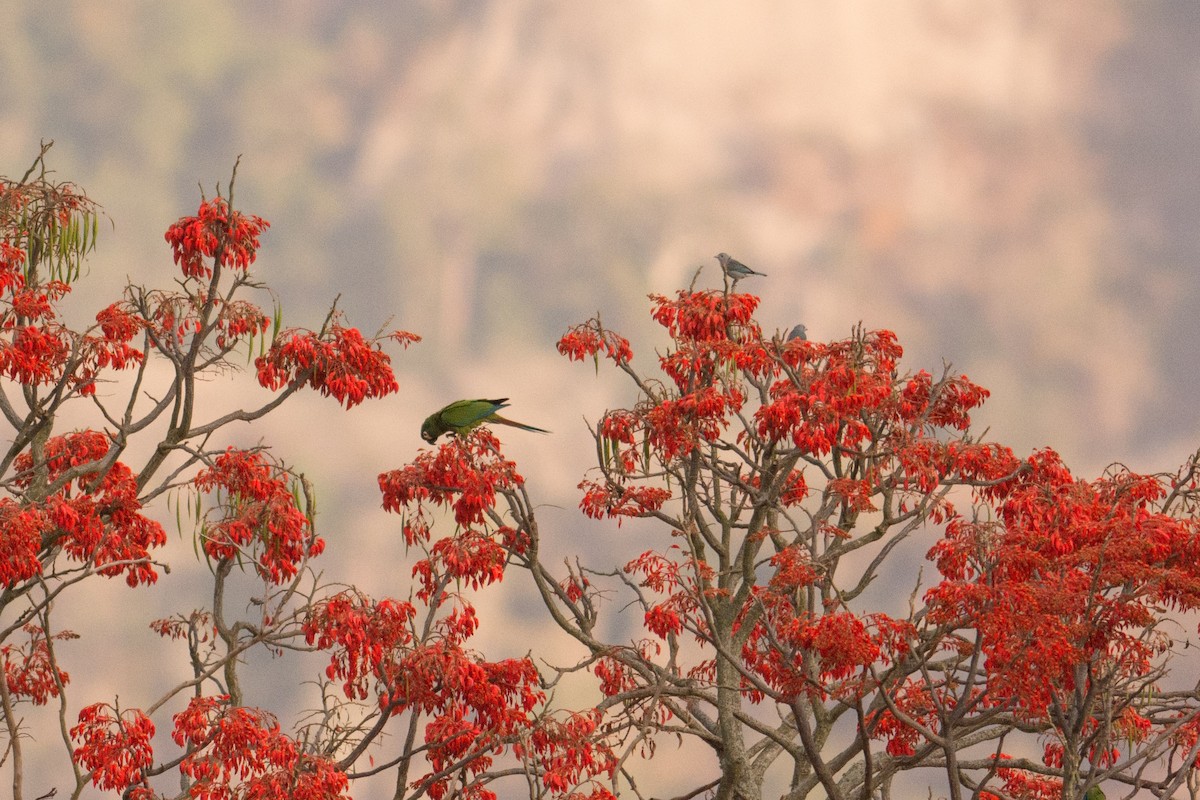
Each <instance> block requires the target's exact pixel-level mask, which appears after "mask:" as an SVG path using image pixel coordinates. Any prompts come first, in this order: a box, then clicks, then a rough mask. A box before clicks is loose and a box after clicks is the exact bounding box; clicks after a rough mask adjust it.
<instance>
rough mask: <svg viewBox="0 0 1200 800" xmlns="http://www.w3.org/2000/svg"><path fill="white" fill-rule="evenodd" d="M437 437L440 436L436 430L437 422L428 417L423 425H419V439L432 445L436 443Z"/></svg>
mask: <svg viewBox="0 0 1200 800" xmlns="http://www.w3.org/2000/svg"><path fill="white" fill-rule="evenodd" d="M439 435H440V434H439V433H438V430H437V422H436V421H435V420H434V418H433V417H430V418H429V419H427V420H425V421H424V422H423V423H421V438H422V439H424V440H425V441H427V442H429V443H430V444H433V443H434V442H436V441H437V438H438V436H439Z"/></svg>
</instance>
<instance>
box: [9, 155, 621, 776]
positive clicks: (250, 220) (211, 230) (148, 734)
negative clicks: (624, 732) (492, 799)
mask: <svg viewBox="0 0 1200 800" xmlns="http://www.w3.org/2000/svg"><path fill="white" fill-rule="evenodd" d="M45 155H46V148H43V150H42V153H41V154H40V155H39V157H38V159H37V160H36V161H35V162H34V165H33V167H32V168H31V169H30V170H29V171H28V172H27V173H26V174H25V175H24V176H23V177H22V178H21V179H20V180H10V179H0V376H2V378H3V382H2V383H0V413H3V416H4V419H5V421H6V422H7V423H8V424H9V426H10V427H11V429H12V434H11V438H12V441H11V444H10V445H9V446H8V448H7V451H6V452H5V454H4V456H3V461H2V462H0V487H2V488H3V496H2V497H0V587H2V590H0V664H2V666H3V673H4V677H5V680H0V711H2V716H3V722H4V724H3V726H2V727H0V732H2V733H3V742H4V745H3V754H2V756H0V764H2V765H3V766H4V768H5V769H6V770H7V771H8V774H9V776H10V777H11V785H12V790H13V796H14V797H16V798H22V797H24V796H26V792H27V787H28V791H32V792H34V793H36V795H35V796H41V797H48V796H51V795H56V794H57V793H58V792H60V791H64V790H66V791H68V792H69V794H70V795H71V796H72V797H78V796H81V795H82V794H83V793H84V792H85V790H87V789H88V787H89V786H92V787H95V788H96V789H99V790H105V791H112V792H117V793H120V794H121V795H122V796H124V797H129V798H141V799H142V800H148V799H149V798H152V797H160V796H161V797H193V798H285V797H287V798H302V799H303V798H309V799H312V800H315V799H316V798H322V799H325V798H336V797H345V796H349V795H348V791H349V787H350V785H351V782H352V781H354V780H356V779H358V778H364V777H368V776H371V775H375V774H380V773H386V772H392V773H394V775H395V787H396V788H395V796H396V797H398V798H399V797H405V798H417V797H424V796H428V797H433V798H440V797H447V796H454V797H489V796H494V795H493V794H492V793H491V790H489V789H488V788H487V787H488V786H489V784H491V783H492V782H493V781H495V780H498V779H501V778H506V777H510V778H512V779H514V780H520V781H522V782H524V783H529V784H533V785H535V786H539V787H544V789H545V790H546V791H548V792H549V793H550V794H552V795H555V796H558V795H563V794H565V793H566V792H567V791H568V790H570V789H572V788H574V787H575V786H576V785H577V784H579V783H581V782H586V781H588V780H590V779H591V776H592V773H593V772H594V771H603V769H604V761H603V758H601V757H595V758H594V757H593V756H592V755H591V753H592V752H593V748H594V745H593V743H592V742H591V740H590V738H589V737H590V734H591V730H592V728H591V727H589V726H588V720H589V719H590V717H588V716H587V715H584V716H583V717H581V718H579V719H576V718H573V717H569V716H568V717H566V718H562V717H557V716H554V715H551V714H549V713H547V711H546V709H545V702H544V700H545V692H544V689H543V687H542V686H541V685H540V683H539V675H538V672H537V670H536V669H535V668H534V666H533V663H532V661H530V660H529V659H509V660H504V661H489V660H487V659H485V658H484V657H483V656H482V655H481V654H479V653H477V652H475V651H473V650H472V649H471V648H470V645H469V640H470V639H471V637H472V635H473V634H474V632H475V630H476V626H477V622H476V618H475V614H474V612H473V609H472V607H471V606H470V604H469V603H467V602H465V601H464V600H463V599H462V598H460V597H459V596H458V594H457V586H458V583H457V582H458V581H459V580H460V579H462V578H464V577H465V578H466V579H467V580H468V581H469V582H471V583H473V584H475V585H480V584H483V583H487V582H488V581H489V580H492V579H494V578H495V577H498V576H495V575H492V574H490V573H488V572H486V571H480V572H469V571H467V570H465V569H463V568H459V567H458V566H457V565H456V564H455V562H453V557H452V556H451V555H446V557H445V558H442V554H441V553H440V551H439V552H434V553H432V554H431V555H430V558H429V559H427V560H425V561H423V562H422V564H423V566H422V569H421V572H420V581H419V585H420V589H419V591H417V592H416V595H415V597H406V598H403V599H395V598H373V597H369V596H367V595H366V594H364V593H363V592H361V591H358V590H357V589H355V588H353V587H352V586H351V587H347V586H345V585H344V584H325V583H322V582H321V580H320V579H319V578H318V576H317V574H316V573H315V572H314V570H312V569H311V568H310V566H309V562H310V561H311V560H312V559H314V558H316V557H318V556H319V555H320V554H321V552H322V550H323V549H324V547H325V542H324V540H323V539H322V538H321V537H320V536H318V535H317V533H316V530H315V528H314V517H313V513H312V491H311V487H310V486H309V485H308V483H307V481H305V480H304V478H303V476H302V475H299V474H297V473H295V472H294V471H292V470H291V469H289V468H288V467H287V466H286V465H285V464H284V463H283V462H282V461H280V460H279V459H278V458H276V457H274V456H273V455H271V454H270V453H269V452H268V451H267V450H266V449H265V448H262V447H254V448H249V449H245V448H235V447H230V446H228V445H227V444H225V443H223V442H222V441H221V439H222V434H223V432H224V431H225V430H226V429H227V428H229V427H230V426H232V425H235V424H236V423H249V422H253V421H254V420H257V419H261V418H262V417H263V416H265V415H266V414H269V413H270V412H271V411H272V410H274V409H275V408H277V407H279V405H280V404H281V403H283V402H285V401H286V400H287V399H288V398H289V397H291V396H292V395H294V394H295V393H296V392H299V391H301V390H303V389H314V390H316V391H318V392H320V393H322V394H324V395H328V396H330V397H332V398H334V399H335V400H336V401H337V402H338V403H340V404H341V405H342V406H344V407H345V408H347V409H349V408H351V407H353V406H355V405H357V404H358V403H360V402H363V401H366V400H369V399H374V398H379V397H383V396H386V395H389V394H392V393H394V392H396V391H397V389H398V386H397V383H396V380H395V377H394V376H393V373H392V370H391V366H390V359H389V357H388V355H386V354H385V353H384V352H383V350H382V349H381V345H382V344H383V343H384V340H392V341H394V342H397V343H399V344H401V345H405V346H406V345H408V344H409V343H411V342H414V341H416V340H417V338H418V337H416V336H414V335H413V334H409V333H405V332H403V331H397V332H394V333H391V334H388V335H386V336H382V337H378V338H369V337H365V336H363V335H362V334H361V333H360V332H359V331H358V330H356V329H355V328H352V327H349V326H347V325H345V324H344V322H343V320H342V318H341V315H340V314H339V313H337V312H336V310H335V311H331V312H330V314H329V315H328V317H327V318H326V320H325V321H324V324H323V325H322V326H321V327H320V328H319V329H317V330H305V329H287V330H284V329H281V326H280V322H279V319H280V314H279V312H278V310H276V312H275V313H274V314H273V315H268V314H267V313H266V312H264V311H263V309H262V308H261V307H260V306H259V305H257V304H256V303H255V301H254V298H255V296H256V295H258V296H261V294H262V293H261V289H262V287H261V285H260V284H259V283H258V282H257V281H256V280H255V278H254V277H253V273H252V271H251V269H252V267H253V265H254V262H255V259H256V256H257V252H258V248H259V238H260V235H261V234H262V233H263V231H264V230H265V229H266V228H267V222H266V221H265V220H263V219H261V218H259V217H256V216H253V215H250V214H245V213H243V212H241V211H238V210H237V209H236V207H235V206H234V202H233V188H234V181H233V180H232V179H231V181H230V184H229V186H228V189H227V191H226V192H225V193H224V194H223V195H222V194H221V193H220V192H218V194H217V196H216V197H214V198H212V199H203V200H202V202H201V203H200V206H199V209H198V210H197V212H196V214H194V215H192V216H187V217H184V218H182V219H180V220H179V221H178V222H177V223H175V224H174V225H172V226H170V228H169V229H168V231H167V233H166V239H167V242H168V244H169V245H170V247H171V251H172V253H173V255H174V261H175V264H176V265H177V268H178V269H179V271H180V273H181V275H180V276H179V277H178V278H177V279H176V281H175V284H176V287H175V288H173V289H169V290H168V289H158V288H153V289H148V288H144V287H139V286H130V287H128V289H127V290H126V292H125V295H124V297H123V298H121V299H118V300H117V301H116V302H113V303H111V304H108V305H106V306H104V307H103V308H101V309H100V310H99V311H98V312H97V313H96V314H95V322H94V323H93V324H90V325H87V326H86V327H83V328H82V329H77V328H73V327H71V326H70V325H69V324H67V322H65V321H64V315H63V313H62V303H63V301H65V299H66V298H67V297H68V295H69V294H70V293H71V291H72V289H73V287H74V285H75V284H76V282H77V281H78V280H79V279H80V276H81V272H82V271H81V269H80V266H81V261H82V259H83V257H84V256H85V255H86V253H87V252H88V251H90V250H91V249H92V248H93V247H94V245H95V241H96V234H97V229H98V214H99V210H98V208H97V206H96V205H95V204H94V203H93V202H92V201H91V200H89V199H88V198H87V197H86V195H84V194H83V193H82V192H81V191H80V190H79V189H78V188H77V187H75V186H73V185H71V184H68V183H55V182H53V181H52V180H50V178H49V177H48V174H47V172H46V169H45V162H44V157H45ZM235 176H236V171H235ZM256 343H257V346H258V350H259V355H258V357H257V358H256V359H255V360H254V365H255V367H256V370H255V372H256V377H257V380H258V383H259V384H261V385H262V386H263V387H266V388H267V389H270V390H272V391H273V392H274V394H273V395H272V396H271V397H270V399H269V400H267V401H266V402H264V403H263V404H262V405H260V406H257V407H248V408H240V409H236V410H233V411H227V412H224V413H221V414H219V415H214V414H211V413H210V412H209V407H210V406H212V405H213V404H214V403H213V394H214V393H213V392H211V391H210V392H209V393H208V394H206V393H205V388H206V387H209V386H210V379H211V378H213V377H215V376H218V375H224V376H227V375H228V374H230V373H235V372H237V370H238V367H237V363H238V361H239V358H240V359H241V360H244V358H245V351H246V350H247V349H250V350H251V354H253V349H252V348H254V347H255V345H256ZM239 351H240V352H241V353H242V355H241V356H240V357H239V356H238V355H237V354H238V352H239ZM89 418H90V419H93V420H95V423H94V424H93V425H92V426H91V427H82V428H76V429H71V430H64V429H63V428H64V421H65V420H67V419H71V420H82V419H89ZM135 454H136V455H135ZM484 460H486V459H484ZM475 463H476V466H477V467H479V466H481V465H482V463H483V461H481V460H479V459H477V460H476V462H475ZM493 467H494V469H495V474H496V476H497V480H501V481H503V482H504V485H505V486H513V485H516V484H518V483H519V482H520V477H519V476H518V475H517V474H516V472H515V470H514V469H513V465H511V464H510V463H508V462H504V461H502V460H498V459H497V460H496V461H495V463H494V465H493ZM154 505H159V506H162V507H163V508H162V510H163V511H168V512H170V511H171V510H172V509H173V510H174V515H175V516H177V517H178V518H179V519H180V520H183V519H185V518H186V517H187V516H188V515H189V514H190V515H191V517H192V518H193V521H194V522H195V524H196V537H197V538H196V542H197V550H198V553H199V554H200V556H201V557H202V558H203V559H204V560H205V561H206V562H207V564H208V566H209V568H210V574H211V587H210V590H211V594H210V602H209V604H208V605H206V606H205V607H202V608H196V609H190V610H189V609H181V610H180V612H179V613H177V614H175V615H173V616H171V617H169V618H166V619H159V620H155V621H153V622H151V623H150V624H151V626H152V628H153V629H154V630H155V631H157V632H158V633H159V634H161V636H162V637H164V639H166V640H168V643H167V644H164V647H169V646H172V645H170V644H169V642H174V643H175V645H174V646H177V647H179V648H182V649H183V650H184V651H185V652H186V656H187V661H188V663H189V664H190V669H189V670H188V671H187V673H186V674H183V675H181V676H180V677H179V680H178V682H177V683H176V684H175V685H174V686H173V687H172V688H171V689H170V690H169V691H167V692H165V693H164V694H162V695H161V696H158V697H148V698H138V699H137V702H136V704H132V705H131V704H127V703H126V704H122V703H120V702H118V698H117V697H116V696H115V695H114V696H110V697H100V698H86V699H84V698H81V699H79V700H77V699H75V698H73V697H70V696H69V695H70V691H69V690H70V682H71V677H70V671H71V670H74V669H79V668H81V667H84V668H86V664H84V663H81V662H80V661H79V659H78V658H76V659H75V661H74V662H72V661H71V656H70V655H69V654H68V653H65V652H62V650H63V648H62V647H60V646H59V645H60V643H61V642H63V641H64V640H66V639H72V638H76V637H77V636H85V637H86V635H87V633H88V632H87V631H83V632H81V633H80V634H76V633H74V632H71V631H66V630H61V629H60V628H59V627H58V626H57V625H56V623H55V618H56V617H55V605H56V602H57V601H58V600H59V599H60V598H62V597H64V595H65V594H66V593H68V592H71V591H72V590H73V589H74V588H75V587H77V586H79V585H80V584H81V583H83V582H85V581H92V580H97V579H102V578H123V579H124V580H125V582H126V583H127V584H128V585H129V587H130V588H131V590H133V591H138V592H144V591H148V590H150V589H151V587H152V586H153V585H154V584H155V583H156V581H157V579H158V577H159V573H160V570H162V569H164V568H165V567H166V565H165V564H164V563H162V562H161V561H158V560H156V551H157V550H159V549H160V548H161V547H162V546H163V545H164V543H165V541H166V536H165V533H164V529H163V527H162V525H161V524H160V522H158V521H157V520H156V518H155V516H154V515H153V513H152V507H153V506H154ZM514 541H516V539H514ZM247 593H248V594H249V597H250V603H249V604H248V605H246V606H245V607H246V608H248V609H251V610H252V612H253V613H251V614H249V615H248V616H247V614H246V613H245V612H243V613H239V612H238V611H237V610H236V609H237V608H238V607H242V605H243V603H244V600H245V598H246V596H247ZM291 651H318V652H320V653H322V654H323V656H324V657H325V658H326V659H327V668H326V676H327V684H326V685H324V686H321V687H320V689H321V691H320V696H319V700H318V701H317V702H319V703H320V707H319V708H318V709H317V710H316V712H315V714H314V715H313V716H311V717H310V718H309V721H308V722H306V723H305V724H303V725H302V726H301V727H299V728H298V729H296V730H293V731H285V730H283V729H282V727H281V725H280V723H279V722H278V720H277V718H276V717H275V715H274V714H273V713H272V712H271V711H270V710H268V709H266V708H262V707H259V706H257V705H255V702H254V698H252V697H249V696H247V693H246V691H245V690H244V689H243V681H242V680H241V671H242V669H243V668H244V667H245V662H246V660H247V659H248V658H252V657H253V656H254V655H255V654H256V653H264V654H268V655H272V656H281V655H285V654H286V653H288V652H291ZM72 652H74V651H72ZM71 663H74V664H75V665H76V666H72V667H71V670H68V668H67V667H68V666H69V665H70V664H71ZM298 688H299V687H298ZM42 706H51V707H53V706H57V711H58V713H57V715H52V718H54V717H55V716H56V718H57V721H58V723H57V724H58V725H59V727H60V729H61V730H60V732H61V740H62V743H63V744H64V745H65V749H66V756H67V758H66V759H65V764H64V767H65V766H66V765H68V764H69V766H70V770H69V771H64V772H62V773H60V774H56V775H52V776H51V775H45V774H39V775H30V774H27V770H26V766H25V764H26V759H25V754H26V749H27V747H29V746H30V742H31V741H32V740H30V739H29V738H28V736H27V729H28V723H29V720H30V719H32V717H33V715H36V714H38V713H39V707H42ZM592 727H594V726H592ZM160 729H162V730H163V732H164V734H166V735H163V736H161V737H159V738H158V739H156V738H155V737H156V732H157V731H159V730H160ZM36 746H37V747H39V748H45V747H47V746H52V743H51V742H46V741H43V740H38V741H36ZM389 748H390V749H389ZM501 756H504V757H507V758H508V759H509V761H510V762H511V763H508V762H505V765H503V766H502V765H499V764H495V763H494V760H495V759H496V758H497V757H501ZM68 775H69V776H70V777H65V776H68ZM171 787H174V788H171ZM180 787H182V788H180Z"/></svg>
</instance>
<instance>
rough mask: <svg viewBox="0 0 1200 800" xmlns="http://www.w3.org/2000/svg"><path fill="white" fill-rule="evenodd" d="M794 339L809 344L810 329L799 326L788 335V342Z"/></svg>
mask: <svg viewBox="0 0 1200 800" xmlns="http://www.w3.org/2000/svg"><path fill="white" fill-rule="evenodd" d="M792 339H799V340H800V341H802V342H807V341H808V328H806V327H805V326H804V325H797V326H796V327H794V328H792V332H791V333H789V334H788V335H787V340H786V341H789V342H790V341H791V340H792Z"/></svg>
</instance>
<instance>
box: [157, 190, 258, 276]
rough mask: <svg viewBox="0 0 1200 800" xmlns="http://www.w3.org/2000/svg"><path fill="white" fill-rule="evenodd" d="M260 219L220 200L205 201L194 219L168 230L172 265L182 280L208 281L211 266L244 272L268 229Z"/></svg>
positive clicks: (180, 222) (254, 256)
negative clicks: (175, 266)
mask: <svg viewBox="0 0 1200 800" xmlns="http://www.w3.org/2000/svg"><path fill="white" fill-rule="evenodd" d="M270 224H271V223H269V222H267V221H266V220H265V219H263V218H262V217H258V216H255V215H254V214H243V213H242V212H240V211H235V210H233V209H231V208H230V207H229V202H228V201H227V200H226V199H225V198H223V197H217V198H214V199H212V200H205V201H203V202H202V203H200V208H199V210H198V211H197V212H196V214H195V215H194V216H190V217H180V219H179V221H178V222H176V223H174V224H173V225H171V226H170V227H169V228H167V233H166V236H165V238H166V240H167V242H168V243H169V244H170V245H171V252H172V254H173V256H174V258H175V263H176V264H178V265H179V267H180V269H181V270H182V271H183V275H184V277H185V278H209V277H211V276H212V274H213V264H214V263H215V264H218V265H220V266H221V267H234V268H236V269H241V270H246V269H248V268H249V266H250V265H251V264H253V263H254V259H255V258H256V257H257V255H258V246H259V245H258V237H259V235H260V234H261V233H262V232H263V231H264V230H266V229H267V228H268V227H270Z"/></svg>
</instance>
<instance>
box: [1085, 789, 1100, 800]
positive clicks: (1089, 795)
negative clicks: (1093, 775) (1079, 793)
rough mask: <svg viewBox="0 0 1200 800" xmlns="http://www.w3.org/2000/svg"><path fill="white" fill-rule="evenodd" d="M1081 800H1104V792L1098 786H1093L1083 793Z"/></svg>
mask: <svg viewBox="0 0 1200 800" xmlns="http://www.w3.org/2000/svg"><path fill="white" fill-rule="evenodd" d="M1083 800H1104V790H1103V789H1101V788H1100V787H1099V786H1093V787H1092V788H1090V789H1088V790H1087V791H1086V792H1084V795H1083Z"/></svg>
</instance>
